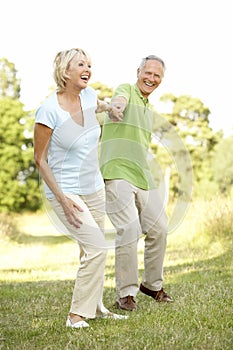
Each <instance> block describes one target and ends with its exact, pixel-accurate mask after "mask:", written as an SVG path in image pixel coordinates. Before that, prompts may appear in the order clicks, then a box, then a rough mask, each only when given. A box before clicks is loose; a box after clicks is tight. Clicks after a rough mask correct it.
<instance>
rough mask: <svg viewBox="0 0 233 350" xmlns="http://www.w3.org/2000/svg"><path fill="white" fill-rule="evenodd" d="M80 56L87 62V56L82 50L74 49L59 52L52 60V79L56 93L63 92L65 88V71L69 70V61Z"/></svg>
mask: <svg viewBox="0 0 233 350" xmlns="http://www.w3.org/2000/svg"><path fill="white" fill-rule="evenodd" d="M77 54H80V55H83V56H85V57H86V58H87V59H88V60H89V61H90V57H89V55H88V54H87V53H86V52H85V51H84V50H82V49H79V48H75V49H70V50H65V51H60V52H58V54H57V55H56V57H55V59H54V70H53V78H54V80H55V83H56V84H57V91H64V90H65V88H66V80H67V78H68V76H67V73H66V72H67V69H68V68H69V65H70V62H71V60H72V59H73V58H74V56H75V55H77Z"/></svg>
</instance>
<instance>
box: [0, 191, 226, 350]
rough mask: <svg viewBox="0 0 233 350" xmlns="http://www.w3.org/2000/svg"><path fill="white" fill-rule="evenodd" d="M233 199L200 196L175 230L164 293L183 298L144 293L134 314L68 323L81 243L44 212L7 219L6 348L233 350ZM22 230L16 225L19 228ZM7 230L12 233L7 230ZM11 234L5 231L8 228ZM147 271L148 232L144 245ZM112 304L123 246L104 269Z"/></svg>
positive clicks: (3, 252)
mask: <svg viewBox="0 0 233 350" xmlns="http://www.w3.org/2000/svg"><path fill="white" fill-rule="evenodd" d="M232 208H233V200H232V199H231V198H215V199H214V200H212V201H211V200H209V201H208V202H207V201H204V200H199V201H194V202H193V203H192V205H191V206H190V208H189V210H188V212H187V215H186V217H185V219H184V221H183V222H182V224H181V225H180V226H179V227H178V228H177V229H176V230H175V231H174V232H172V233H171V234H169V235H168V247H167V253H166V258H165V271H164V289H165V290H166V291H167V292H168V294H170V295H171V296H172V297H173V298H174V303H172V304H171V303H170V304H160V303H157V302H155V301H154V300H153V299H152V298H150V297H147V296H145V295H143V294H142V293H140V292H139V293H138V295H137V297H136V300H137V303H138V310H137V311H136V312H132V313H127V312H123V311H122V312H121V313H125V314H127V315H129V318H128V319H127V320H115V321H114V320H109V319H108V320H107V319H96V320H89V324H90V326H91V327H90V328H88V329H79V330H74V329H67V328H66V327H65V321H66V317H67V313H68V311H69V306H70V300H71V296H72V290H73V285H74V278H75V275H76V271H77V268H78V263H79V262H78V256H79V255H78V246H77V245H76V243H75V242H74V241H72V240H71V239H69V238H68V237H66V236H65V235H62V234H60V233H59V232H57V231H56V229H55V228H54V227H53V225H52V224H51V222H50V220H49V219H48V217H47V215H46V214H45V213H43V212H39V213H35V214H24V215H14V216H13V217H11V218H10V219H8V222H7V225H8V226H7V225H6V226H7V227H9V228H8V229H7V230H8V232H9V229H10V228H11V235H10V237H9V235H7V234H6V232H5V234H4V232H3V228H1V230H2V231H1V232H2V234H1V235H0V240H1V244H0V280H1V285H0V312H1V320H0V329H1V333H0V349H4V350H5V349H6V350H7V349H12V350H24V349H25V350H29V349H30V350H102V349H104V350H105V349H111V350H157V349H158V350H190V349H191V350H217V349H218V350H228V349H229V350H230V349H232V348H233V337H232V335H233V333H232V330H233V327H232V326H233V317H232V286H233V283H232V241H233V240H232V233H233V212H232ZM12 225H13V226H12ZM12 227H13V229H12ZM5 230H6V229H5ZM7 230H6V231H7ZM138 256H139V272H140V277H141V275H142V272H143V237H141V238H140V240H139V244H138ZM104 303H105V306H106V307H108V308H109V309H110V310H111V311H114V312H116V313H119V310H117V309H116V307H115V281H114V250H113V249H109V252H108V259H107V265H106V269H105V290H104Z"/></svg>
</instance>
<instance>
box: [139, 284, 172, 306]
mask: <svg viewBox="0 0 233 350" xmlns="http://www.w3.org/2000/svg"><path fill="white" fill-rule="evenodd" d="M140 291H141V292H142V293H144V294H146V295H149V296H150V297H152V298H153V299H155V300H156V301H158V302H168V303H171V302H173V299H172V298H171V297H170V296H169V295H168V294H167V293H165V291H164V290H163V288H161V289H160V290H158V291H154V290H150V289H148V288H146V287H144V286H143V284H140Z"/></svg>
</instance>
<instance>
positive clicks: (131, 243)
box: [105, 179, 168, 298]
mask: <svg viewBox="0 0 233 350" xmlns="http://www.w3.org/2000/svg"><path fill="white" fill-rule="evenodd" d="M105 189H106V210H107V214H108V216H109V218H110V220H111V222H112V224H113V225H114V227H115V228H116V230H117V236H116V246H115V278H116V290H117V298H123V297H126V296H127V295H132V296H136V294H137V292H138V255H137V243H138V239H139V237H140V235H141V234H142V233H143V234H145V247H144V274H143V277H142V284H143V285H144V286H145V287H146V288H149V289H151V290H154V291H156V290H160V289H161V287H162V281H163V262H164V255H165V250H166V241H167V225H168V220H167V215H166V213H165V210H164V205H163V202H162V201H161V198H160V195H159V192H158V190H157V189H153V190H150V191H145V190H142V189H140V188H137V187H135V186H134V185H132V184H131V183H129V182H127V181H125V180H121V179H119V180H106V181H105Z"/></svg>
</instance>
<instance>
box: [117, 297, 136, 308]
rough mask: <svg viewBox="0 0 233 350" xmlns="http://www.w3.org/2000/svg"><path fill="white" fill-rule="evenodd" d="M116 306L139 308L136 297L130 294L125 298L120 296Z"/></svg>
mask: <svg viewBox="0 0 233 350" xmlns="http://www.w3.org/2000/svg"><path fill="white" fill-rule="evenodd" d="M116 306H117V308H118V309H122V310H127V311H134V310H136V309H137V304H136V301H135V300H134V298H133V297H132V296H131V295H128V296H127V297H125V298H120V299H119V300H117V302H116Z"/></svg>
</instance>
